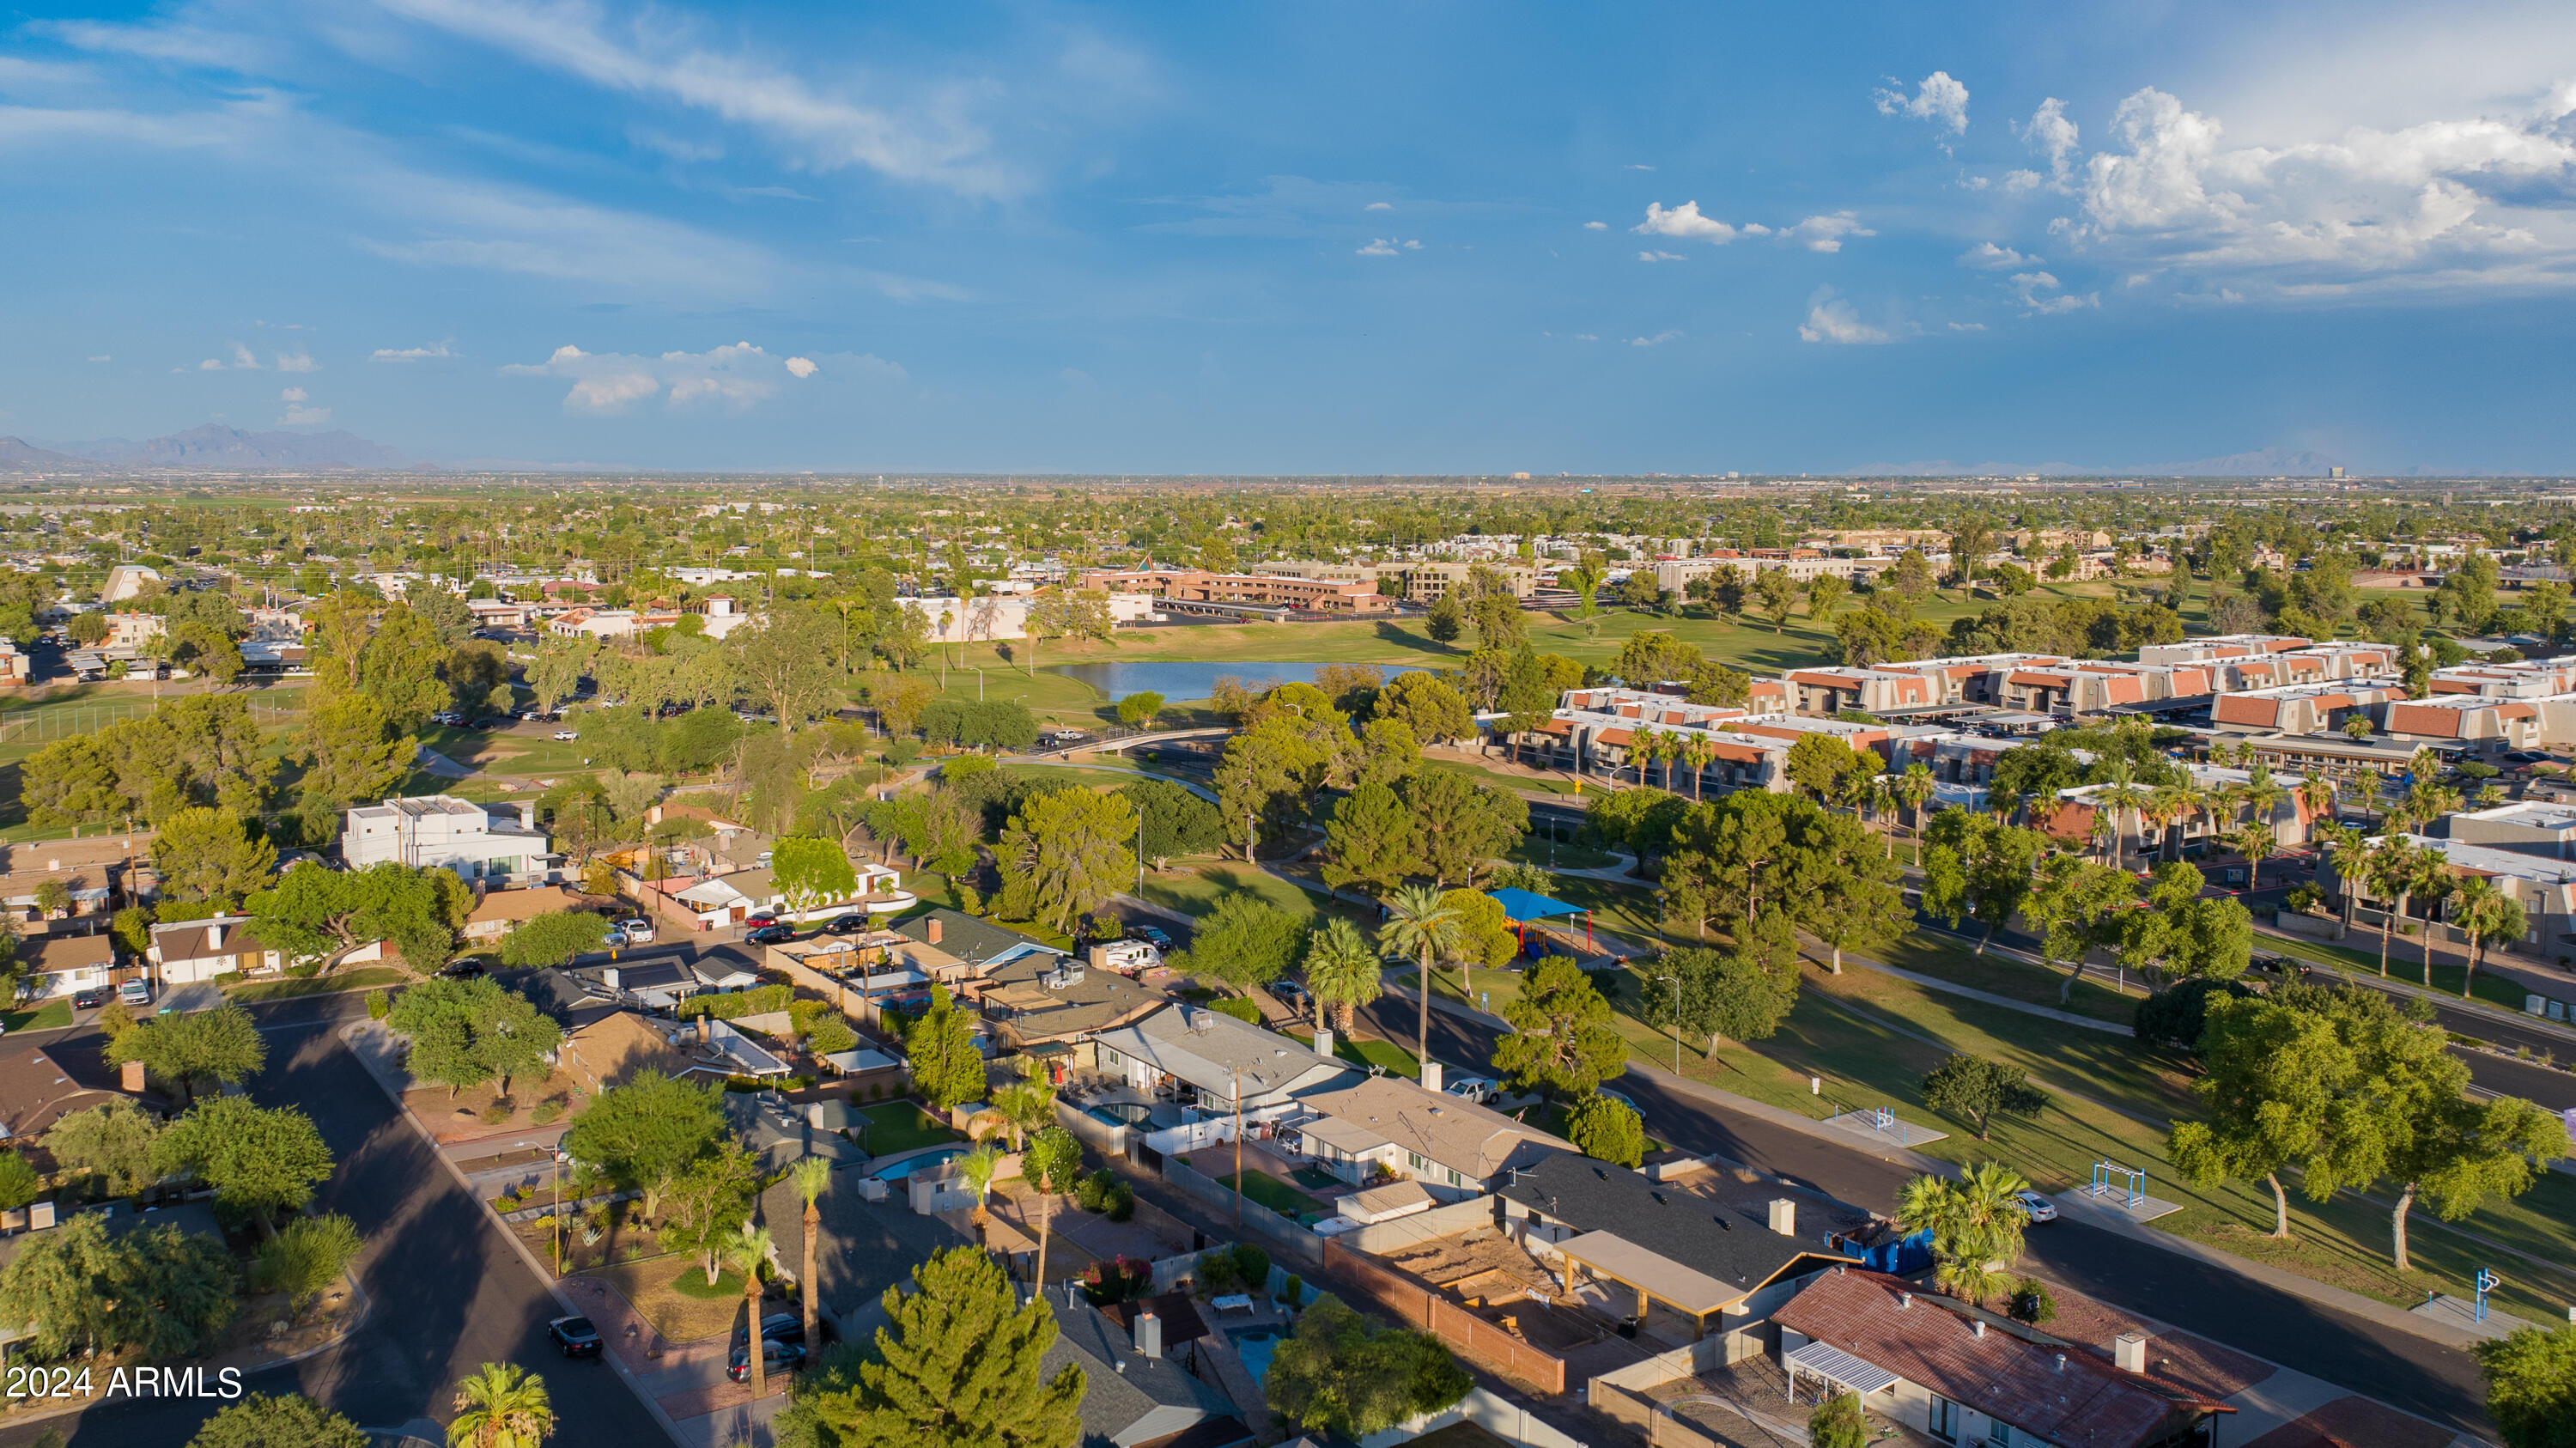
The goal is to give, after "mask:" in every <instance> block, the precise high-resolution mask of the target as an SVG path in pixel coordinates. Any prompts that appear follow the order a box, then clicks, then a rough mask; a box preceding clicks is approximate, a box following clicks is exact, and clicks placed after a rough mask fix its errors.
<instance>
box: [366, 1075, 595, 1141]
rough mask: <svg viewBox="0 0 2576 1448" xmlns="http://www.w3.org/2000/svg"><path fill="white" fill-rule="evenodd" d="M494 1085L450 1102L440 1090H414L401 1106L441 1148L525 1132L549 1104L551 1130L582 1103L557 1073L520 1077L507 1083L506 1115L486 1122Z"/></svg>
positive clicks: (470, 1090)
mask: <svg viewBox="0 0 2576 1448" xmlns="http://www.w3.org/2000/svg"><path fill="white" fill-rule="evenodd" d="M498 1084H499V1083H497V1082H495V1083H492V1084H489V1085H483V1086H469V1087H467V1088H465V1089H464V1090H462V1091H459V1092H457V1093H456V1094H455V1095H454V1096H453V1097H451V1096H449V1095H448V1093H447V1088H446V1087H444V1086H417V1087H414V1088H412V1089H411V1090H409V1091H406V1092H404V1093H403V1105H405V1106H407V1107H410V1108H411V1111H412V1114H413V1115H414V1116H417V1117H419V1118H420V1123H421V1125H423V1126H426V1127H428V1128H429V1133H430V1135H432V1136H434V1137H436V1138H438V1140H439V1142H440V1144H441V1145H444V1144H446V1143H448V1142H451V1141H471V1140H473V1139H475V1138H476V1137H481V1136H498V1135H501V1134H503V1133H505V1132H512V1131H526V1130H528V1129H530V1128H531V1127H534V1126H536V1125H538V1124H539V1123H538V1122H537V1120H536V1117H535V1115H534V1113H535V1111H536V1109H537V1108H538V1107H539V1106H543V1105H547V1104H551V1105H552V1106H553V1107H554V1108H555V1111H556V1113H557V1115H556V1116H555V1118H554V1120H553V1121H552V1122H551V1123H548V1124H551V1125H561V1124H562V1121H563V1118H564V1117H567V1116H571V1115H573V1114H574V1113H576V1112H578V1111H579V1110H580V1109H581V1105H582V1100H583V1098H582V1096H581V1094H580V1091H579V1088H577V1087H575V1086H574V1085H573V1083H572V1078H571V1077H570V1076H567V1075H564V1074H562V1073H560V1072H558V1073H554V1074H551V1075H548V1076H547V1077H546V1078H545V1079H544V1080H542V1081H537V1080H530V1079H529V1078H527V1077H524V1076H523V1077H520V1078H519V1079H518V1080H515V1081H513V1082H511V1083H510V1095H509V1098H508V1101H507V1103H506V1104H507V1105H508V1106H509V1108H510V1109H509V1112H508V1114H507V1115H505V1116H499V1117H496V1118H494V1119H492V1120H489V1121H487V1120H485V1119H484V1113H485V1112H486V1111H489V1110H490V1109H491V1107H492V1104H493V1102H494V1101H495V1100H497V1099H499V1098H500V1091H499V1090H498V1089H497V1088H498Z"/></svg>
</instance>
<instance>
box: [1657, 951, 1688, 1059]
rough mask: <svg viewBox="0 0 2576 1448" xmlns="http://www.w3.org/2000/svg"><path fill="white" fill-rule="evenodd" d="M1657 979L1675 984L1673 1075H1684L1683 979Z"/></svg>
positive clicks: (1668, 976) (1666, 976)
mask: <svg viewBox="0 0 2576 1448" xmlns="http://www.w3.org/2000/svg"><path fill="white" fill-rule="evenodd" d="M1655 979H1657V980H1668V981H1671V982H1672V983H1673V1074H1674V1075H1676V1076H1678V1075H1680V1074H1681V1073H1682V978H1681V977H1680V976H1677V975H1659V976H1656V977H1655Z"/></svg>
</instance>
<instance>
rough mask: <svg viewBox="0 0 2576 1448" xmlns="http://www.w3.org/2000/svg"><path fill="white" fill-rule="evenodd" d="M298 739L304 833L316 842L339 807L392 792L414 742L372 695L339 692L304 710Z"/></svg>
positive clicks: (408, 761) (334, 823)
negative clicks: (303, 718)
mask: <svg viewBox="0 0 2576 1448" xmlns="http://www.w3.org/2000/svg"><path fill="white" fill-rule="evenodd" d="M302 744H303V752H304V757H305V765H304V779H303V785H302V788H303V791H304V795H303V811H304V814H305V819H306V823H305V838H306V839H307V840H308V841H318V840H319V839H321V838H324V837H326V836H327V835H328V834H329V833H331V832H332V831H334V830H335V829H336V827H337V825H338V821H337V820H336V819H335V818H333V816H334V815H335V814H336V813H337V812H338V811H339V810H341V809H344V808H346V807H348V806H349V805H353V804H358V803H362V802H364V801H367V800H372V799H380V798H382V797H384V796H385V795H387V794H390V793H392V792H393V789H394V787H395V786H396V785H399V784H400V783H402V780H403V776H405V775H406V774H409V773H410V772H411V761H412V755H413V752H414V750H415V749H416V748H417V747H418V744H419V741H418V740H417V739H415V738H413V737H412V736H411V735H410V734H409V733H407V732H405V731H403V730H400V729H397V728H395V727H394V724H393V721H392V720H391V719H390V718H389V717H387V716H386V714H385V711H384V707H383V706H382V705H381V704H379V703H377V702H376V701H375V700H374V699H372V698H369V697H368V696H366V695H363V694H342V695H338V696H335V697H332V698H328V699H325V700H323V701H321V702H320V703H318V704H316V705H315V706H314V707H313V708H312V710H311V711H310V712H309V713H307V714H306V716H305V720H304V731H303V736H302Z"/></svg>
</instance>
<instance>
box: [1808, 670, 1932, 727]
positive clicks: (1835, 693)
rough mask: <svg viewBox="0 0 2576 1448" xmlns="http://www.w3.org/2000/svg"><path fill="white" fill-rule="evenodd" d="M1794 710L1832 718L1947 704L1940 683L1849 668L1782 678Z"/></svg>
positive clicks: (1910, 675) (1917, 676)
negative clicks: (1857, 712) (1858, 712)
mask: <svg viewBox="0 0 2576 1448" xmlns="http://www.w3.org/2000/svg"><path fill="white" fill-rule="evenodd" d="M1781 677H1782V682H1783V683H1785V684H1787V685H1788V688H1789V695H1790V699H1791V701H1792V707H1793V709H1794V710H1795V712H1797V713H1800V714H1811V715H1822V716H1825V717H1831V716H1832V715H1834V714H1837V713H1840V712H1841V711H1842V710H1845V709H1860V710H1864V711H1867V712H1869V713H1873V714H1874V713H1880V712H1883V711H1886V710H1890V709H1921V708H1927V707H1930V706H1932V705H1935V704H1939V703H1942V702H1944V701H1943V700H1942V699H1941V698H1940V697H1939V695H1940V692H1941V682H1940V681H1939V680H1938V679H1935V678H1927V677H1925V676H1924V675H1922V674H1918V673H1910V672H1904V671H1900V670H1896V669H1861V668H1853V667H1850V666H1849V665H1835V666H1833V667H1830V668H1815V669H1791V670H1790V671H1789V672H1788V673H1787V674H1785V675H1782V676H1781Z"/></svg>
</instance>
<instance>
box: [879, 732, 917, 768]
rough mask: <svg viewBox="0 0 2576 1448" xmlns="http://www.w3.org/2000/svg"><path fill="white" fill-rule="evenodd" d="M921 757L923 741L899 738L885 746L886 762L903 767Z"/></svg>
mask: <svg viewBox="0 0 2576 1448" xmlns="http://www.w3.org/2000/svg"><path fill="white" fill-rule="evenodd" d="M920 757H921V741H920V740H918V739H897V740H895V741H894V742H892V743H890V744H888V745H887V746H886V747H885V762H886V763H888V764H891V765H894V766H896V767H897V768H901V767H902V766H904V765H907V764H910V763H911V762H913V761H914V760H916V759H919V758H920Z"/></svg>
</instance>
